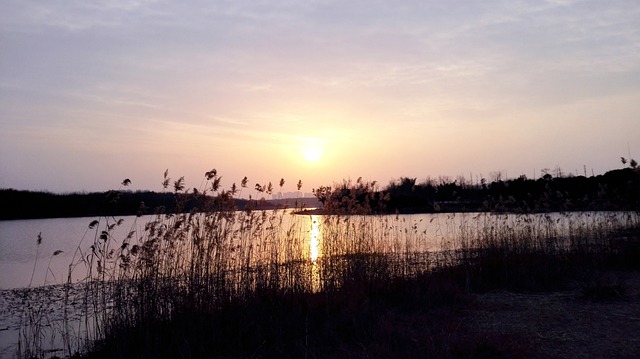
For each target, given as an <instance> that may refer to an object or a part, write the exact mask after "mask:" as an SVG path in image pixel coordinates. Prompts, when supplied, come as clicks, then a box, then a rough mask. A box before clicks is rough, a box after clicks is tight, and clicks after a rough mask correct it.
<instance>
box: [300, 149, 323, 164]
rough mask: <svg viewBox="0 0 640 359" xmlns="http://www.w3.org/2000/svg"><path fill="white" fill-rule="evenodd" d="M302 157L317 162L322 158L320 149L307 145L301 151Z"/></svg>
mask: <svg viewBox="0 0 640 359" xmlns="http://www.w3.org/2000/svg"><path fill="white" fill-rule="evenodd" d="M302 157H304V159H305V160H306V161H307V162H312V163H313V162H318V161H320V158H322V150H321V149H320V148H318V147H307V148H305V149H304V150H303V151H302Z"/></svg>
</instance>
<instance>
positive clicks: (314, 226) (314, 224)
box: [309, 215, 322, 292]
mask: <svg viewBox="0 0 640 359" xmlns="http://www.w3.org/2000/svg"><path fill="white" fill-rule="evenodd" d="M321 238H322V232H321V231H320V217H318V216H316V215H311V231H309V259H311V290H312V291H313V292H318V291H320V290H321V288H320V287H321V286H320V282H321V281H320V263H318V257H320V255H321V254H322V253H321V250H320V240H321Z"/></svg>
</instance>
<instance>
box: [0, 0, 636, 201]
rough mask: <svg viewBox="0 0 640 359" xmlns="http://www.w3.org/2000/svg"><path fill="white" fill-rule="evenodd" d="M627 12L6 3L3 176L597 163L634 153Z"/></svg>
mask: <svg viewBox="0 0 640 359" xmlns="http://www.w3.org/2000/svg"><path fill="white" fill-rule="evenodd" d="M638 19H640V2H638V1H637V0H633V1H560V0H557V1H304V2H303V1H277V0H276V1H274V0H270V1H255V0H252V1H244V0H241V1H236V0H234V1H188V0H187V1H180V2H164V1H104V2H103V1H90V2H87V1H25V0H20V1H13V0H3V1H2V3H1V4H0V188H16V189H32V190H49V191H53V192H69V191H82V190H86V191H94V190H107V189H111V188H117V187H118V185H119V183H120V182H121V181H122V179H124V178H130V179H131V180H132V187H131V188H132V189H145V190H146V189H150V190H161V187H160V182H161V181H162V174H163V172H164V170H165V169H167V168H168V169H169V172H170V174H171V175H172V176H173V177H179V176H185V178H186V181H187V186H189V187H199V186H200V184H201V182H202V178H203V175H204V172H206V171H208V170H210V169H211V168H216V169H217V170H218V172H219V173H220V174H222V176H223V186H225V187H227V188H228V187H229V186H230V185H231V183H232V182H236V183H239V181H240V180H241V179H242V177H244V176H247V177H248V178H249V183H250V186H251V188H253V185H254V184H255V183H256V182H259V183H266V182H268V181H272V182H273V183H274V184H275V183H277V182H278V181H279V179H280V178H282V177H284V178H285V180H286V185H285V188H284V190H285V191H294V190H295V184H296V183H297V181H298V180H299V179H301V180H302V181H303V183H304V186H303V191H307V192H310V191H311V189H312V188H315V187H318V186H320V185H330V184H332V183H333V182H335V181H341V180H342V179H347V178H351V179H356V178H358V177H360V176H362V177H363V178H365V179H367V180H377V181H379V182H380V183H381V184H383V185H385V184H387V183H388V182H389V181H390V180H393V179H397V178H399V177H401V176H407V177H417V178H418V181H419V182H420V181H422V180H424V179H425V178H426V177H427V176H432V177H437V176H440V175H445V176H451V177H456V176H458V175H464V176H466V177H467V178H469V177H473V179H474V181H475V180H476V179H477V178H481V177H486V178H488V179H489V178H490V177H491V175H492V173H493V174H495V173H496V172H498V171H501V172H502V173H503V176H508V177H517V176H518V175H520V174H526V175H527V176H528V177H533V176H536V177H537V176H540V171H541V170H542V169H543V168H550V169H555V168H556V167H560V168H561V169H562V171H563V172H564V173H573V174H576V173H577V174H583V173H584V169H585V168H586V170H587V172H588V174H589V175H590V174H591V173H592V171H593V173H595V174H599V173H603V172H605V171H607V170H610V169H614V168H619V167H621V166H622V164H621V162H620V157H621V156H624V157H629V155H631V157H633V158H636V159H637V160H640V21H639V20H638ZM312 157H313V158H312ZM318 157H319V159H318ZM309 159H316V161H309Z"/></svg>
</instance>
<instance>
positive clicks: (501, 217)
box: [20, 170, 640, 357]
mask: <svg viewBox="0 0 640 359" xmlns="http://www.w3.org/2000/svg"><path fill="white" fill-rule="evenodd" d="M247 182H248V181H247V179H246V178H245V179H243V181H242V182H241V185H240V186H239V187H237V186H236V185H235V184H233V185H232V186H231V188H230V189H229V190H224V189H222V187H221V176H219V175H218V173H217V172H216V171H215V170H212V171H209V172H207V173H206V174H205V178H204V181H203V184H202V185H201V187H200V188H198V189H193V190H188V191H187V190H185V188H186V185H185V183H184V179H183V178H179V179H178V180H175V181H172V180H171V178H169V176H168V173H167V172H165V175H164V180H163V185H164V187H165V188H166V189H169V188H172V190H173V194H174V195H175V196H176V202H177V203H178V205H177V208H176V209H175V211H171V212H166V211H165V210H164V209H163V208H158V209H156V210H155V212H154V214H153V215H152V216H151V218H150V219H149V220H148V221H144V220H143V218H144V217H142V216H140V217H138V219H137V220H136V221H135V222H134V223H132V224H131V226H130V230H129V231H128V235H127V236H126V237H125V238H116V237H115V235H114V233H115V229H116V228H117V227H120V226H124V225H126V224H125V223H124V221H122V220H121V219H117V218H115V217H102V218H100V219H99V220H96V221H93V222H91V223H90V224H89V226H88V230H87V234H86V236H85V237H86V238H84V239H83V241H82V242H81V244H80V245H79V246H78V249H77V255H76V257H75V259H74V261H73V263H71V264H70V267H69V268H70V269H69V271H70V274H69V282H68V283H67V285H66V286H65V287H64V288H65V293H66V294H65V298H66V301H67V302H66V307H67V308H68V307H71V306H72V304H71V302H72V299H71V298H72V297H73V296H72V292H73V291H74V290H77V289H78V288H81V290H82V293H83V294H82V296H81V303H82V304H81V309H80V310H81V313H82V315H81V319H80V320H73V321H72V320H68V318H67V314H66V312H65V318H67V319H65V321H64V325H63V327H62V328H61V329H60V334H61V336H62V337H63V339H64V342H65V348H64V350H65V352H66V355H68V356H71V355H75V354H78V355H80V354H82V355H85V356H87V357H257V356H262V357H272V356H288V357H303V356H304V357H336V356H340V357H369V356H374V357H376V356H382V357H384V356H386V355H385V353H386V354H389V355H395V356H397V355H405V354H406V355H407V356H411V355H410V354H411V353H423V354H424V353H427V354H429V353H431V355H437V356H439V357H455V356H456V355H457V354H456V353H460V352H465V353H466V352H468V351H469V350H471V349H469V345H471V344H469V343H475V342H474V341H477V340H478V338H475V339H473V338H471V339H469V338H467V339H465V340H466V342H464V343H462V342H461V340H462V339H461V338H460V337H456V336H455V335H452V332H451V331H449V332H447V331H446V330H443V329H442V328H447V326H448V325H450V323H448V321H449V320H450V319H448V318H447V317H439V316H438V315H436V316H435V317H434V318H436V319H438V320H435V319H434V320H433V325H431V326H427V327H423V328H420V329H419V330H422V332H420V333H419V334H416V335H417V336H418V337H419V340H418V339H416V340H410V339H409V338H408V337H407V334H406V333H407V331H408V332H412V331H416V330H418V328H416V327H415V326H417V325H418V324H417V323H416V322H412V319H410V318H409V316H408V315H407V316H405V315H403V314H402V313H403V312H404V311H408V312H411V313H412V315H414V314H415V312H416V311H418V312H422V311H429V310H432V309H437V308H442V307H448V306H450V305H452V304H456V303H466V302H468V300H469V293H472V292H478V291H485V290H491V289H496V288H506V289H509V290H515V291H548V290H554V289H558V288H561V287H562V286H565V285H566V284H567V283H568V282H570V281H575V280H578V281H580V282H581V283H587V282H588V279H589V278H587V276H588V274H594V273H598V272H603V271H606V270H608V269H611V268H616V269H625V270H626V269H634V268H636V269H637V264H635V263H636V262H635V261H633V258H632V257H631V256H629V251H633V250H635V251H636V252H635V253H637V252H638V249H637V248H638V246H637V241H638V240H637V234H634V233H638V231H639V230H640V213H638V212H625V213H624V214H621V213H617V212H612V213H610V214H608V215H605V216H595V215H593V216H592V215H590V214H588V213H587V214H585V215H580V216H578V215H576V214H571V213H567V214H564V213H560V214H543V215H539V214H518V215H507V214H490V213H480V214H450V215H448V218H447V220H446V221H443V222H441V219H440V217H437V216H433V217H432V219H431V221H430V222H428V223H426V222H423V221H414V222H409V223H408V222H407V218H406V217H401V216H397V215H396V216H393V215H375V214H374V213H376V212H378V210H379V209H382V208H384V205H385V201H387V200H388V196H386V195H385V194H384V193H381V192H379V191H378V190H377V187H376V186H375V183H373V184H372V183H365V182H362V181H361V180H358V181H357V182H356V183H355V184H351V183H349V182H343V183H342V184H340V185H338V186H336V188H337V189H338V192H335V191H332V190H331V189H330V188H328V187H327V188H323V189H322V190H321V191H318V192H317V193H316V194H317V195H318V197H319V198H320V199H323V202H324V204H325V206H326V210H328V213H330V214H329V215H323V216H309V215H297V214H294V213H295V212H298V211H300V210H302V209H304V208H301V206H299V205H298V204H295V205H293V206H292V207H291V208H288V207H284V208H278V209H275V210H269V211H267V210H262V209H261V201H260V200H259V199H258V200H255V199H254V200H252V201H251V202H250V205H249V206H247V207H246V208H245V209H244V210H241V211H238V210H237V208H236V207H235V199H236V198H237V196H238V195H239V193H240V191H242V190H245V191H246V188H247V185H248V183H247ZM125 183H126V184H125ZM279 184H280V188H282V186H283V185H284V180H280V182H279ZM123 185H128V182H127V181H125V182H123ZM300 185H301V182H299V187H300ZM298 189H300V188H298ZM255 190H256V195H257V196H258V198H259V197H260V196H261V195H263V194H265V193H266V194H270V192H272V191H273V190H274V189H273V186H272V185H271V184H268V185H260V184H256V186H255ZM336 193H339V194H340V195H339V196H334V195H335V194H336ZM114 196H115V197H114V198H115V200H117V192H115V193H114ZM188 201H196V203H200V204H201V207H199V208H197V209H193V210H191V211H188V212H185V211H184V210H183V208H184V207H185V205H186V203H187V202H188ZM633 236H635V237H633ZM85 242H86V243H85ZM89 242H90V243H89ZM634 266H636V267H634ZM79 270H82V271H86V279H85V280H83V281H81V282H80V283H72V281H71V278H72V276H71V272H73V271H79ZM586 286H587V284H585V287H586ZM74 310H76V311H77V308H75V309H74ZM30 313H32V314H33V318H34V319H29V320H28V322H26V323H25V325H26V326H27V327H30V328H32V329H33V330H32V331H31V332H30V334H28V335H25V340H24V341H23V342H22V346H21V348H20V350H21V352H20V354H21V356H23V357H31V356H37V357H44V356H45V353H44V351H43V350H42V349H41V345H39V344H38V342H37V341H36V340H35V339H34V340H31V339H30V338H37V337H38V335H39V334H38V328H41V325H42V324H41V323H40V322H39V321H38V320H41V319H42V318H44V316H43V315H42V314H41V313H38V312H37V308H36V309H35V310H33V311H31V312H30ZM429 313H431V312H429ZM429 315H433V314H429ZM27 318H30V317H27ZM38 318H40V319H38ZM399 323H401V324H399ZM423 324H424V322H421V323H420V325H423ZM398 325H400V326H401V327H402V328H397V327H396V326H398ZM443 326H444V327H443ZM27 338H29V339H28V340H27ZM413 339H415V338H413ZM476 344H478V343H476ZM480 344H482V343H480ZM471 346H472V347H475V344H473V345H471ZM480 346H482V345H480ZM474 350H475V349H474ZM413 356H415V354H413ZM469 356H473V350H471V353H470V354H469Z"/></svg>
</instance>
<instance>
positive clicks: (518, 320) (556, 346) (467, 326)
mask: <svg viewBox="0 0 640 359" xmlns="http://www.w3.org/2000/svg"><path fill="white" fill-rule="evenodd" d="M602 278H604V279H603V280H604V281H605V282H606V283H611V285H613V284H615V285H616V288H618V289H621V290H620V293H618V294H619V295H613V296H611V297H605V298H598V297H593V296H591V295H585V289H584V286H582V285H580V284H578V283H575V284H574V285H572V286H571V287H570V288H569V289H567V290H564V291H560V292H553V293H543V294H527V293H511V292H507V291H496V292H489V293H484V294H478V295H476V296H475V300H474V303H473V304H472V305H471V306H470V307H469V308H467V309H465V310H464V313H463V314H462V316H463V318H464V325H463V327H464V331H465V332H468V333H469V334H472V335H474V336H476V337H478V336H480V337H483V338H486V340H485V341H486V342H488V343H489V344H490V345H491V346H493V347H494V348H497V350H496V352H497V353H499V354H500V355H498V356H501V357H522V356H525V357H530V358H639V357H640V273H639V272H609V273H605V274H603V275H602ZM618 284H619V286H618ZM603 286H604V284H603ZM605 287H606V286H605ZM587 293H590V291H589V290H588V291H587Z"/></svg>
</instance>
